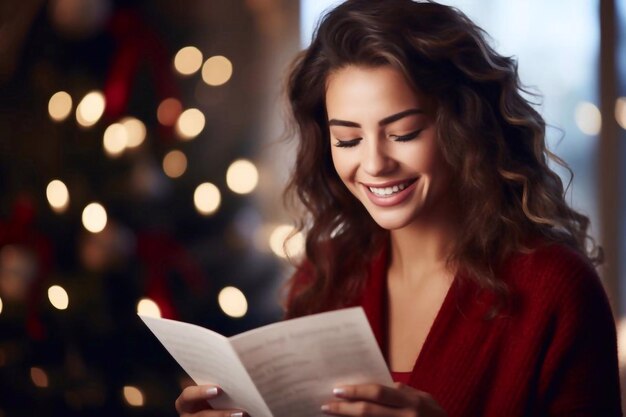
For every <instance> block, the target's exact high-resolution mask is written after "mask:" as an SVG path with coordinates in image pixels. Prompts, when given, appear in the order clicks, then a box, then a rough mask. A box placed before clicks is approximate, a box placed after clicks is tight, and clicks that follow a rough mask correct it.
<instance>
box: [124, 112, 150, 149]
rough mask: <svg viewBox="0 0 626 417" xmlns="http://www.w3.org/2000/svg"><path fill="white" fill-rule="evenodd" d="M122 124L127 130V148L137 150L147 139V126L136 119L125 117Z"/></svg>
mask: <svg viewBox="0 0 626 417" xmlns="http://www.w3.org/2000/svg"><path fill="white" fill-rule="evenodd" d="M120 124H121V125H122V126H124V128H125V129H126V137H127V141H126V147H128V148H136V147H138V146H139V145H141V144H142V143H143V141H144V140H145V139H146V125H145V124H144V123H143V122H142V121H141V120H139V119H136V118H134V117H125V118H123V119H122V120H120Z"/></svg>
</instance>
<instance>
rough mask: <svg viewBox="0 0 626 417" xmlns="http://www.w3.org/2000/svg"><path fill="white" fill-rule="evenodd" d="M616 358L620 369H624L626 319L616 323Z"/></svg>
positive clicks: (625, 358) (625, 359)
mask: <svg viewBox="0 0 626 417" xmlns="http://www.w3.org/2000/svg"><path fill="white" fill-rule="evenodd" d="M617 357H618V360H619V364H620V368H621V369H624V367H626V318H622V319H620V320H619V321H618V322H617Z"/></svg>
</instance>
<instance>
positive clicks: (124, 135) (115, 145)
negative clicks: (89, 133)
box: [102, 123, 128, 157]
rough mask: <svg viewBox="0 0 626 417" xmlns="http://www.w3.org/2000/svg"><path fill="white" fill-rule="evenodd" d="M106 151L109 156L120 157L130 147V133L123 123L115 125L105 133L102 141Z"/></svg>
mask: <svg viewBox="0 0 626 417" xmlns="http://www.w3.org/2000/svg"><path fill="white" fill-rule="evenodd" d="M102 145H103V146H104V150H105V152H106V153H107V155H109V156H114V157H115V156H119V155H121V154H122V152H124V149H126V145H128V132H127V131H126V128H125V127H124V125H122V124H121V123H113V124H112V125H111V126H109V127H107V128H106V130H105V131H104V138H103V140H102Z"/></svg>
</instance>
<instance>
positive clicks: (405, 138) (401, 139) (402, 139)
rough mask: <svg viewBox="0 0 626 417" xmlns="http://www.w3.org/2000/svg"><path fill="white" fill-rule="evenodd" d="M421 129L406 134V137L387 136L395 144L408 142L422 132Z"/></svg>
mask: <svg viewBox="0 0 626 417" xmlns="http://www.w3.org/2000/svg"><path fill="white" fill-rule="evenodd" d="M422 130H423V129H417V130H416V131H414V132H411V133H408V134H406V135H402V136H398V135H389V137H390V138H391V139H393V140H394V141H396V142H408V141H410V140H412V139H415V138H416V137H418V136H419V134H420V133H421V132H422Z"/></svg>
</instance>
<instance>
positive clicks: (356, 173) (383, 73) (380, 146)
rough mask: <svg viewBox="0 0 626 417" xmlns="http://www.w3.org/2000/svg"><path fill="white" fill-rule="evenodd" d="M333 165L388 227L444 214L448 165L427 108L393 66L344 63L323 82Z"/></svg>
mask: <svg viewBox="0 0 626 417" xmlns="http://www.w3.org/2000/svg"><path fill="white" fill-rule="evenodd" d="M326 110H327V115H328V125H329V129H330V142H331V143H330V146H331V152H332V159H333V164H334V166H335V170H336V171H337V174H339V177H340V178H341V180H342V181H343V183H344V184H345V185H346V187H348V189H349V190H350V192H351V193H352V194H353V195H354V196H355V197H356V198H357V199H358V200H359V201H361V203H362V204H363V205H364V206H365V208H366V209H367V211H368V212H369V214H370V215H371V216H372V218H373V219H374V221H376V223H378V224H379V225H380V226H381V227H383V228H385V229H388V230H395V229H401V228H404V227H405V226H408V225H411V224H413V223H415V222H420V221H432V220H435V218H437V217H441V216H445V215H446V214H445V213H448V210H445V209H444V207H446V206H447V205H448V200H449V199H447V198H446V192H447V188H448V185H449V183H450V170H449V168H448V165H447V164H446V163H445V162H444V160H443V157H442V155H441V153H440V150H439V147H438V145H437V140H436V137H437V129H436V126H435V121H434V117H433V109H432V108H431V107H430V106H429V103H428V101H427V100H426V98H425V97H424V96H422V95H420V94H417V93H416V92H415V91H414V90H413V89H412V88H411V87H410V85H409V84H408V83H407V81H406V79H405V78H404V76H403V74H402V73H401V72H399V71H398V70H396V69H394V68H392V67H391V66H381V67H375V68H370V67H359V66H347V67H344V68H341V69H340V70H337V71H335V72H333V73H331V75H330V76H329V77H328V79H327V82H326Z"/></svg>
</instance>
